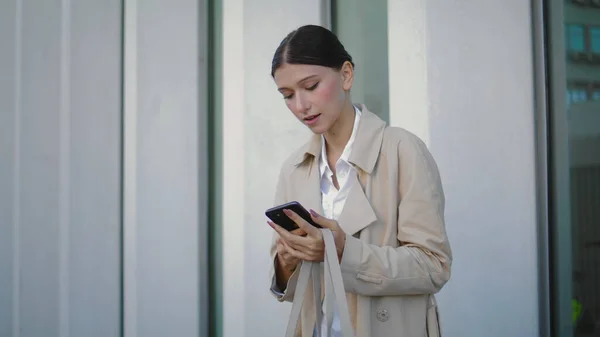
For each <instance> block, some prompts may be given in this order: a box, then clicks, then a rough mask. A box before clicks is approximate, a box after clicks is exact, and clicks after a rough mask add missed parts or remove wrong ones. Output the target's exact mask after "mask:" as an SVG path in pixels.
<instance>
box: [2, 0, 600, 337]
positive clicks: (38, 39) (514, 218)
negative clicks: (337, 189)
mask: <svg viewBox="0 0 600 337" xmlns="http://www.w3.org/2000/svg"><path fill="white" fill-rule="evenodd" d="M304 24H320V25H324V26H326V27H329V28H331V29H332V30H334V32H336V33H337V34H338V35H339V37H340V39H341V40H342V42H343V43H344V44H345V45H346V47H347V49H348V50H349V52H350V54H351V55H352V56H353V57H354V59H355V62H356V65H357V67H356V82H355V85H354V88H353V92H352V95H353V100H354V101H355V102H357V103H365V104H367V106H369V108H370V110H372V111H374V112H376V113H377V114H379V115H380V116H381V117H382V118H383V119H385V120H387V121H388V122H389V123H390V124H391V125H394V126H402V127H404V128H406V129H408V130H410V131H412V132H414V133H416V134H417V135H418V136H420V137H421V138H422V139H423V140H424V141H425V142H426V143H427V144H428V146H429V148H430V149H431V152H432V153H433V155H434V157H435V158H436V161H437V163H438V165H439V167H440V171H441V174H442V179H443V183H444V188H445V192H446V199H447V208H446V217H447V230H448V235H449V237H450V240H451V243H452V247H453V253H454V261H455V262H454V265H453V276H452V279H451V280H450V282H449V283H448V284H447V285H446V287H445V288H444V289H443V290H442V291H441V293H440V294H439V296H438V298H439V305H440V312H441V319H442V328H443V331H444V336H449V337H458V336H460V337H464V336H473V337H479V336H487V337H496V336H497V337H505V336H532V337H533V336H553V337H559V336H560V337H570V336H573V337H575V336H577V337H586V336H598V335H599V334H600V289H599V288H600V287H598V284H600V111H599V108H600V3H599V2H598V1H595V0H551V1H545V2H543V1H541V0H531V1H495V2H490V1H474V0H464V1H403V0H374V1H359V0H345V1H339V0H305V1H298V0H252V1H250V0H215V1H209V0H172V1H166V0H154V1H142V0H103V1H99V0H98V1H91V0H89V1H73V0H61V1H39V0H38V1H22V0H12V1H2V2H0V43H1V46H2V48H0V336H2V337H4V336H7V337H38V336H40V337H42V336H43V337H79V336H86V337H121V336H123V337H159V336H182V337H183V336H190V337H192V336H194V337H195V336H219V337H220V336H224V337H239V336H265V337H271V336H272V337H276V336H281V335H282V333H283V331H284V328H285V325H286V322H287V317H288V313H289V309H290V305H289V303H286V304H281V303H277V302H276V301H275V299H274V298H272V296H271V294H270V293H269V290H268V289H269V286H270V280H269V279H268V269H269V264H270V261H269V245H270V241H271V235H272V233H271V229H270V228H269V227H268V226H267V225H266V222H265V217H264V210H265V209H267V208H268V207H270V206H272V200H273V193H274V189H275V183H276V181H275V177H276V176H277V174H278V171H279V167H280V165H281V163H282V161H283V160H284V159H285V158H286V157H287V155H288V154H289V153H290V151H292V150H293V149H295V148H297V147H298V146H299V145H300V144H301V143H302V142H304V140H305V139H306V137H308V136H309V131H308V130H306V129H305V128H304V127H303V126H302V125H300V124H299V123H298V122H297V121H296V120H295V119H294V117H293V116H292V114H291V113H290V112H289V111H287V109H286V107H285V104H284V102H283V101H282V99H281V98H280V95H279V94H278V93H277V91H276V88H275V85H274V83H273V82H272V79H271V78H270V76H269V72H270V63H271V58H272V56H273V53H274V51H275V48H276V47H277V45H278V44H279V42H280V41H281V39H282V38H283V37H284V36H285V35H286V34H287V33H288V32H290V31H291V30H293V29H295V28H297V27H299V26H301V25H304ZM382 324H383V323H382Z"/></svg>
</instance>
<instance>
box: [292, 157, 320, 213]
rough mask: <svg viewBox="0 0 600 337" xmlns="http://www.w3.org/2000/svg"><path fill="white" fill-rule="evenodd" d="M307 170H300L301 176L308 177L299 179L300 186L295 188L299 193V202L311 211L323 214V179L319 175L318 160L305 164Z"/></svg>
mask: <svg viewBox="0 0 600 337" xmlns="http://www.w3.org/2000/svg"><path fill="white" fill-rule="evenodd" d="M305 165H306V168H305V170H299V172H298V173H299V174H303V175H306V176H305V177H303V178H304V179H299V180H298V182H299V184H298V185H297V186H295V188H296V189H297V190H298V191H299V193H298V200H297V201H298V202H299V203H300V204H301V205H302V206H304V208H306V210H308V211H310V210H311V209H313V210H315V211H317V212H318V213H319V214H323V205H322V202H321V199H322V198H321V179H320V175H319V165H318V161H317V160H312V161H310V162H308V163H306V164H305Z"/></svg>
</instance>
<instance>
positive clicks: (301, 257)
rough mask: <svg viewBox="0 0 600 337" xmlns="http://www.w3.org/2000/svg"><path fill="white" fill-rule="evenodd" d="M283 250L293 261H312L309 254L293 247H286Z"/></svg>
mask: <svg viewBox="0 0 600 337" xmlns="http://www.w3.org/2000/svg"><path fill="white" fill-rule="evenodd" d="M285 249H286V250H287V253H288V254H290V255H291V256H292V257H293V258H295V259H298V260H304V261H312V260H313V258H312V257H311V256H310V255H309V254H307V253H305V252H303V251H301V250H297V249H294V248H293V247H290V246H289V245H288V246H286V248H285Z"/></svg>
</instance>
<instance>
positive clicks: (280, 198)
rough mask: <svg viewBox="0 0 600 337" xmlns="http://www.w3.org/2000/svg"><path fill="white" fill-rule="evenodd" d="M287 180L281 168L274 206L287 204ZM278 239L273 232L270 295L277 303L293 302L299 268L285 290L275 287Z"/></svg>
mask: <svg viewBox="0 0 600 337" xmlns="http://www.w3.org/2000/svg"><path fill="white" fill-rule="evenodd" d="M286 191H287V179H286V176H285V173H284V169H283V168H282V169H281V171H280V172H279V178H278V180H277V187H276V189H275V200H274V205H273V206H277V205H281V204H284V203H286V202H288V197H287V192H286ZM278 238H279V235H278V234H277V232H275V231H273V238H272V239H271V249H270V252H271V268H270V271H269V277H270V279H271V288H270V290H271V293H272V294H273V296H275V298H276V299H277V300H278V301H279V302H283V301H287V302H293V301H294V292H295V291H296V283H297V282H298V276H299V274H300V268H296V270H295V271H294V273H293V274H292V276H290V279H289V280H288V283H287V286H286V288H285V290H283V291H282V290H280V289H278V287H277V282H276V278H275V264H276V263H277V260H276V258H277V244H276V241H277V239H278Z"/></svg>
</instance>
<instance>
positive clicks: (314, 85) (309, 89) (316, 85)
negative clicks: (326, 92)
mask: <svg viewBox="0 0 600 337" xmlns="http://www.w3.org/2000/svg"><path fill="white" fill-rule="evenodd" d="M318 86H319V82H317V83H315V84H313V85H312V86H310V87H308V88H306V90H308V91H313V90H315V89H316V88H317V87H318Z"/></svg>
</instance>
